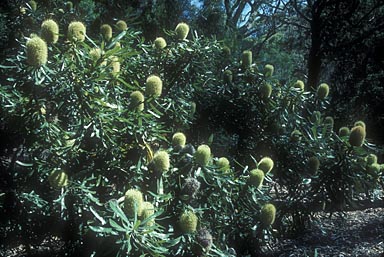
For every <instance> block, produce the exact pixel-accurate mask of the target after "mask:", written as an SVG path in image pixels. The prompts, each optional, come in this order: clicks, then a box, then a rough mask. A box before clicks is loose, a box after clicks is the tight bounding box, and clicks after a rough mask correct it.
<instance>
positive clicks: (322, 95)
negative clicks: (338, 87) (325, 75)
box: [317, 83, 329, 100]
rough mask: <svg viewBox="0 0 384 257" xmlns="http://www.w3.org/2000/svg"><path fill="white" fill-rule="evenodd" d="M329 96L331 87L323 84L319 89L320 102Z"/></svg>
mask: <svg viewBox="0 0 384 257" xmlns="http://www.w3.org/2000/svg"><path fill="white" fill-rule="evenodd" d="M328 94H329V86H328V85H327V84H325V83H321V84H320V86H319V87H318V88H317V97H318V98H319V99H320V100H323V99H325V98H326V97H327V96H328Z"/></svg>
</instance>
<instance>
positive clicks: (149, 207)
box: [141, 202, 155, 226]
mask: <svg viewBox="0 0 384 257" xmlns="http://www.w3.org/2000/svg"><path fill="white" fill-rule="evenodd" d="M154 213H155V207H154V206H153V204H152V203H150V202H143V204H142V212H141V219H142V220H145V219H148V218H149V217H151V216H152V215H153V214H154ZM147 224H148V226H152V225H153V224H155V219H154V218H152V219H150V220H149V221H148V222H147Z"/></svg>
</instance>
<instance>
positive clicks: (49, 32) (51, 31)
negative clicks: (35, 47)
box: [41, 19, 59, 44]
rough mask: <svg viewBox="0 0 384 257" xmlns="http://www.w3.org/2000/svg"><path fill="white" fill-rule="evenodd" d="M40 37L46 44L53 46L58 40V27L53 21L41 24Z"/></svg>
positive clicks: (49, 20)
mask: <svg viewBox="0 0 384 257" xmlns="http://www.w3.org/2000/svg"><path fill="white" fill-rule="evenodd" d="M41 37H42V38H43V39H44V40H45V42H47V43H48V44H55V43H56V42H57V40H58V39H59V26H58V25H57V23H56V22H55V21H54V20H51V19H48V20H45V21H43V23H42V24H41Z"/></svg>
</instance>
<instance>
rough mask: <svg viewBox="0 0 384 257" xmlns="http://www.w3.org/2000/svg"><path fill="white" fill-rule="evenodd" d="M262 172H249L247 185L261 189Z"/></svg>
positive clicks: (256, 170)
mask: <svg viewBox="0 0 384 257" xmlns="http://www.w3.org/2000/svg"><path fill="white" fill-rule="evenodd" d="M264 177H265V175H264V171H262V170H261V169H253V170H251V171H250V172H249V179H248V183H249V184H250V185H252V186H255V187H256V188H261V186H262V185H263V181H264Z"/></svg>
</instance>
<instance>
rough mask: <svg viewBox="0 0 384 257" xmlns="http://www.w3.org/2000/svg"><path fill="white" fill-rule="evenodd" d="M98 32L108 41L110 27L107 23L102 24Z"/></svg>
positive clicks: (110, 36) (110, 31)
mask: <svg viewBox="0 0 384 257" xmlns="http://www.w3.org/2000/svg"><path fill="white" fill-rule="evenodd" d="M100 33H101V36H102V37H103V39H104V40H105V41H109V40H111V38H112V27H111V26H110V25H108V24H103V25H101V27H100Z"/></svg>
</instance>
